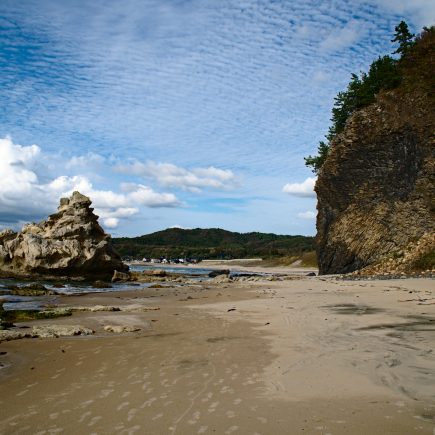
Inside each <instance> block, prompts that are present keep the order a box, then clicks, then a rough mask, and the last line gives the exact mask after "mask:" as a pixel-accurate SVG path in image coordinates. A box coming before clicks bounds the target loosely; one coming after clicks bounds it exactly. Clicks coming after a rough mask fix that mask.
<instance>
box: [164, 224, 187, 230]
mask: <svg viewBox="0 0 435 435" xmlns="http://www.w3.org/2000/svg"><path fill="white" fill-rule="evenodd" d="M169 228H178V229H179V230H191V229H192V228H190V227H183V226H182V225H171V226H170V227H169Z"/></svg>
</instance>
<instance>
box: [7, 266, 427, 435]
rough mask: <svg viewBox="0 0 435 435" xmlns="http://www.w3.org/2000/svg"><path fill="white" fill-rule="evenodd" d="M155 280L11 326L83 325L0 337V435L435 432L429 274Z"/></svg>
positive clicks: (63, 299)
mask: <svg viewBox="0 0 435 435" xmlns="http://www.w3.org/2000/svg"><path fill="white" fill-rule="evenodd" d="M202 266H204V265H202ZM216 266H217V265H216ZM199 267H200V266H199ZM213 268H217V267H215V265H214V266H213ZM237 268H238V269H239V266H237ZM280 269H281V271H283V268H280ZM249 270H250V271H254V270H255V271H256V272H260V270H258V269H257V268H254V269H249ZM283 273H286V274H287V273H288V270H286V271H285V272H284V271H283ZM295 273H296V274H297V273H298V271H297V270H296V271H295ZM162 284H164V285H163V287H160V288H141V287H132V289H131V290H127V291H125V290H124V291H122V292H113V291H112V292H106V293H104V292H102V293H93V294H87V295H83V296H75V295H72V296H60V304H61V305H63V306H78V305H80V306H88V307H92V306H96V305H106V306H117V307H120V308H125V311H115V312H105V311H101V312H88V311H80V312H74V313H73V315H72V316H70V317H65V318H59V319H55V320H49V321H47V320H38V321H32V322H24V323H23V324H21V326H30V325H34V324H50V323H52V324H53V323H55V324H65V325H73V324H80V325H84V326H86V327H88V328H92V329H93V330H94V331H95V334H94V335H92V336H86V337H81V336H78V337H66V338H55V339H22V340H16V341H10V342H2V343H0V351H1V352H6V354H1V356H0V362H1V363H3V364H5V367H4V368H3V369H2V370H0V380H1V382H0V406H1V409H2V412H1V417H0V434H9V433H23V434H27V433H29V434H30V433H35V432H38V431H39V432H40V433H55V432H59V433H67V434H73V433H105V434H106V433H125V434H127V433H144V431H145V432H146V433H151V434H166V433H167V434H175V433H177V434H190V433H204V434H208V433H210V434H211V433H222V434H227V433H228V434H231V433H234V434H237V433H240V434H254V433H257V434H262V435H269V434H271V435H272V434H288V433H308V434H322V433H323V434H327V433H331V434H334V435H336V434H338V435H341V434H343V435H344V434H349V433H352V434H367V433H370V434H379V435H381V434H403V435H405V434H406V435H407V434H410V433H418V434H428V435H433V428H434V427H435V421H434V416H435V394H434V389H433V373H435V356H434V355H433V352H432V349H434V348H435V339H434V334H433V331H434V330H435V328H434V326H435V305H434V304H433V303H432V302H434V301H435V290H434V289H433V280H431V279H427V278H415V279H401V280H389V281H381V280H376V279H373V280H370V281H343V280H336V279H334V278H333V277H305V276H297V275H294V276H293V277H289V279H285V280H284V279H282V278H280V276H276V280H274V281H269V280H260V281H254V282H250V281H241V282H240V281H237V282H234V283H228V282H225V283H216V282H211V281H209V282H200V283H195V284H193V283H190V284H177V285H175V284H174V283H170V282H166V283H162ZM141 307H142V308H143V307H145V308H147V307H148V308H159V309H158V310H145V311H144V310H141ZM108 324H110V325H124V326H125V325H130V326H134V327H137V328H140V329H139V330H138V331H136V332H128V333H121V334H114V333H110V332H107V331H105V330H104V326H105V325H108ZM44 431H45V432H44Z"/></svg>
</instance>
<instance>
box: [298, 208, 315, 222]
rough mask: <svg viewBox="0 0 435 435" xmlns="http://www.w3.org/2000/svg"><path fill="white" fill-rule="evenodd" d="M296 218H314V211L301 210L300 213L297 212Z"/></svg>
mask: <svg viewBox="0 0 435 435" xmlns="http://www.w3.org/2000/svg"><path fill="white" fill-rule="evenodd" d="M298 218H300V219H308V220H311V219H315V218H316V213H315V212H313V211H311V210H307V211H303V212H301V213H298Z"/></svg>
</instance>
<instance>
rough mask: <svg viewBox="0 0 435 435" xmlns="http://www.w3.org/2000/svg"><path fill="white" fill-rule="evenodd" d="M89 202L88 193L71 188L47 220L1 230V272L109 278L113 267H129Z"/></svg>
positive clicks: (25, 274)
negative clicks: (19, 230) (18, 228)
mask: <svg viewBox="0 0 435 435" xmlns="http://www.w3.org/2000/svg"><path fill="white" fill-rule="evenodd" d="M90 205H91V201H90V199H89V198H88V197H86V196H84V195H82V194H80V193H79V192H74V193H73V194H72V196H71V197H70V198H62V199H61V200H60V206H59V207H58V211H57V213H55V214H52V215H51V216H49V217H48V219H47V220H46V221H43V222H41V223H39V224H29V225H26V226H25V227H24V228H23V229H22V231H21V232H18V233H15V232H13V231H11V230H5V231H2V232H0V274H1V275H2V276H11V277H21V276H24V277H27V276H53V277H54V276H65V277H83V278H110V277H111V276H112V274H113V272H114V270H118V271H122V272H126V271H128V267H127V266H126V265H125V264H123V263H122V261H121V259H120V257H119V255H118V254H117V253H116V252H115V251H114V250H113V248H112V245H111V243H110V236H109V235H107V234H105V233H104V230H103V229H102V228H101V226H100V225H99V224H98V216H96V215H95V214H94V213H93V208H91V207H90Z"/></svg>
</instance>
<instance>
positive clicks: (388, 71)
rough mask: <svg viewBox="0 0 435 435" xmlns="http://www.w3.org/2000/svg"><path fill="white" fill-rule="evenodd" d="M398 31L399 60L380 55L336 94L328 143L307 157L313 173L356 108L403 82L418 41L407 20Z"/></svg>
mask: <svg viewBox="0 0 435 435" xmlns="http://www.w3.org/2000/svg"><path fill="white" fill-rule="evenodd" d="M395 30H396V33H395V37H394V39H393V40H392V42H399V48H397V50H396V51H395V53H399V54H400V55H401V57H400V59H399V60H396V59H393V58H392V57H391V56H383V57H378V59H376V60H375V61H374V62H372V64H371V65H370V68H369V71H368V72H367V73H364V72H361V73H360V75H358V74H352V76H351V80H350V82H349V84H348V86H347V89H346V90H345V91H342V92H339V93H338V94H337V96H336V97H335V99H334V107H333V108H332V118H331V122H332V125H331V127H330V128H329V130H328V134H327V135H326V139H327V142H324V141H321V142H320V144H319V147H318V154H317V155H315V156H311V155H309V156H308V157H304V160H305V165H306V166H308V167H311V169H312V171H313V172H314V173H318V172H319V170H320V168H321V167H322V165H323V163H324V162H325V161H326V157H327V155H328V152H329V149H330V146H331V142H332V140H333V139H334V138H335V136H336V135H337V134H339V133H341V132H342V131H343V130H344V127H345V125H346V121H347V120H348V119H349V117H350V116H351V115H352V114H353V113H354V112H355V111H356V110H358V109H361V108H363V107H365V106H368V105H369V104H371V103H373V102H374V101H375V99H376V95H377V94H378V93H379V91H381V90H383V89H394V88H397V87H398V86H399V85H400V83H401V81H402V71H401V68H400V62H401V61H402V60H403V59H404V58H406V56H407V55H408V53H409V52H410V50H411V48H413V46H414V45H415V42H414V35H413V34H411V33H410V32H409V29H408V25H407V24H406V23H405V22H404V21H401V22H400V23H399V24H398V25H397V26H396V27H395ZM424 31H425V32H426V31H428V29H425V30H424Z"/></svg>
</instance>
